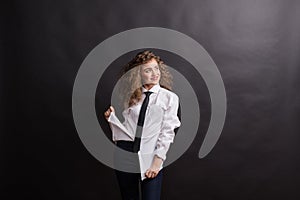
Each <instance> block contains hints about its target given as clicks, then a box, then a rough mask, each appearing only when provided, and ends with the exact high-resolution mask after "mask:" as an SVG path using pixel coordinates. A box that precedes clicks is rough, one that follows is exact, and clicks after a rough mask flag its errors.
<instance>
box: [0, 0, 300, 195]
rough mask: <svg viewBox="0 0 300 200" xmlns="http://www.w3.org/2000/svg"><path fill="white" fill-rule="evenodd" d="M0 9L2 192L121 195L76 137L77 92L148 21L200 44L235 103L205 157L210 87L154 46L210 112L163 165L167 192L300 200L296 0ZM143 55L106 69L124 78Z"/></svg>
mask: <svg viewBox="0 0 300 200" xmlns="http://www.w3.org/2000/svg"><path fill="white" fill-rule="evenodd" d="M1 8H2V12H1V13H2V20H1V27H2V28H1V47H2V48H1V50H2V59H1V65H2V66H1V71H0V72H1V85H0V86H1V87H0V88H1V93H0V95H1V101H0V103H1V138H0V142H1V144H0V145H1V146H0V147H1V157H0V158H1V160H0V162H1V164H0V165H1V168H0V172H1V174H0V175H1V178H0V180H1V182H2V186H1V190H2V191H1V193H0V195H1V196H0V198H1V199H15V198H18V199H49V200H50V199H51V200H52V199H80V200H81V199H82V200H83V199H84V200H92V199H108V198H109V199H120V194H119V190H118V186H117V182H116V178H115V175H114V173H113V170H112V169H110V168H108V167H106V166H104V165H103V164H101V163H100V162H99V161H97V160H96V159H95V158H94V157H93V156H92V155H90V154H89V153H88V151H87V150H86V149H85V147H84V146H83V144H82V143H81V141H80V139H79V137H78V135H77V132H76V129H75V126H74V123H73V118H72V107H71V104H72V96H71V95H72V87H73V82H74V80H75V76H76V73H77V70H78V69H79V66H80V64H81V63H82V61H83V60H84V58H85V57H86V56H87V55H88V53H89V52H90V51H91V50H92V49H93V48H94V47H95V46H96V45H98V44H99V43H100V42H102V41H103V40H105V39H106V38H108V37H110V36H112V35H114V34H116V33H119V32H121V31H125V30H127V29H131V28H137V27H144V26H156V27H165V28H170V29H174V30H177V31H180V32H183V33H185V34H187V35H189V36H190V37H192V38H194V39H195V40H197V41H198V42H199V43H200V44H201V45H203V47H204V48H205V49H206V50H207V51H208V53H209V54H210V55H211V57H212V58H213V59H214V61H215V63H216V64H217V66H218V68H219V70H220V73H221V75H222V77H223V80H224V84H225V87H226V92H227V98H228V99H227V100H228V104H227V106H228V112H227V118H226V122H225V126H224V129H223V132H222V135H221V138H220V140H219V141H218V143H217V145H216V146H215V148H214V149H213V151H212V152H211V153H210V154H209V155H208V156H207V157H206V158H204V159H202V160H200V159H198V157H197V155H198V150H199V147H200V145H201V142H202V140H203V137H204V134H205V132H206V130H207V127H208V124H209V119H210V100H209V95H208V92H207V88H206V87H205V84H204V82H203V80H202V79H201V77H195V76H193V70H192V66H189V64H188V62H186V61H184V60H183V59H180V58H179V57H178V56H176V55H173V54H171V53H169V52H164V51H158V50H157V51H155V50H154V51H155V52H158V53H159V54H161V55H162V58H164V59H165V61H166V62H167V63H168V64H169V65H171V66H172V65H173V66H177V67H179V66H182V68H181V69H182V71H181V72H182V73H183V74H184V75H185V76H186V78H187V79H188V80H189V81H190V82H191V83H192V84H193V86H194V89H195V91H196V92H197V95H198V97H199V104H200V107H201V117H202V118H201V122H200V124H199V125H200V129H199V132H198V135H197V138H196V139H195V141H194V142H193V144H192V146H191V147H190V148H189V150H188V151H187V152H186V153H185V154H184V155H183V156H182V157H181V158H180V159H179V160H177V161H176V162H175V163H173V164H172V165H171V166H168V167H167V168H166V170H165V176H164V182H163V194H162V197H163V198H162V199H172V200H173V199H174V200H175V199H191V200H193V199H195V200H196V199H197V200H198V199H203V200H210V199H229V198H230V199H255V200H257V199H299V198H300V192H299V189H298V188H299V185H300V176H299V175H300V173H299V170H300V169H299V167H300V157H299V150H300V147H299V143H300V136H299V130H300V127H299V123H298V122H299V119H300V112H299V106H300V95H299V89H300V85H299V83H300V79H299V76H300V68H299V67H300V23H299V18H300V2H299V1H296V0H295V1H293V0H290V1H289V0H273V1H271V0H263V1H254V0H249V1H248V0H247V1H246V0H244V1H242V0H241V1H238V0H232V1H230V0H201V1H196V0H194V1H158V0H157V1H121V0H119V1H95V0H94V1H75V0H74V1H69V0H68V1H50V0H47V1H46V0H44V1H9V3H6V5H5V6H1ZM134 53H136V52H130V53H128V54H126V55H123V56H121V57H120V58H119V59H117V60H116V61H115V62H114V63H113V64H112V65H111V66H110V67H109V68H108V70H107V71H106V73H107V74H113V73H116V71H117V70H118V66H119V64H120V63H124V62H125V61H126V60H128V59H129V58H131V56H132V55H134ZM114 81H115V79H114V78H111V79H109V78H105V77H102V78H101V81H100V83H99V87H98V91H97V95H96V99H95V100H96V108H97V111H98V115H99V123H100V125H101V126H102V127H103V129H104V130H105V131H106V133H107V134H109V129H108V126H107V124H106V122H105V121H104V119H103V116H102V113H103V111H104V110H105V109H106V108H107V106H108V104H109V102H110V93H111V89H112V86H110V87H106V88H104V86H107V85H109V84H107V83H113V82H114ZM99 95H102V96H101V98H100V96H99ZM103 96H105V98H103ZM2 197H3V198H2Z"/></svg>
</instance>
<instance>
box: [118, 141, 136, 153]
mask: <svg viewBox="0 0 300 200" xmlns="http://www.w3.org/2000/svg"><path fill="white" fill-rule="evenodd" d="M116 144H117V146H118V147H120V148H121V149H123V150H126V151H130V152H133V141H125V140H119V141H117V142H116Z"/></svg>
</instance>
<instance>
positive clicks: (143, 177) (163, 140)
mask: <svg viewBox="0 0 300 200" xmlns="http://www.w3.org/2000/svg"><path fill="white" fill-rule="evenodd" d="M123 74H124V75H123V79H122V84H121V86H122V87H123V88H122V90H121V92H122V97H123V100H124V111H123V112H122V114H123V116H124V119H125V120H124V122H123V123H120V121H119V119H118V118H117V116H116V115H115V110H114V108H113V106H110V107H109V109H108V110H107V111H106V112H105V113H104V116H105V118H106V119H107V121H108V122H109V125H110V128H111V130H112V134H113V135H112V139H113V141H115V142H116V144H117V146H118V147H120V148H122V149H124V150H127V151H131V152H138V155H139V156H138V162H139V166H140V173H128V172H122V171H118V170H116V175H117V179H118V183H119V186H120V190H121V195H122V199H123V200H127V199H128V200H129V199H134V200H138V199H140V197H142V199H143V200H159V199H160V193H161V185H162V176H163V173H162V171H163V170H162V168H163V162H164V160H165V159H166V154H167V151H168V150H169V147H170V144H171V143H172V142H173V140H174V136H175V132H174V129H175V128H177V127H179V126H180V124H181V123H180V120H179V118H178V116H177V111H178V107H179V98H178V96H177V95H176V94H175V93H174V92H172V91H171V86H172V76H171V74H170V73H169V71H168V70H167V67H166V65H164V63H163V61H162V60H161V59H160V57H159V56H156V55H155V54H154V53H153V52H151V51H148V50H145V51H143V52H140V53H138V54H137V55H136V56H135V57H134V58H133V59H132V60H131V61H130V62H129V63H128V64H127V65H125V67H124V69H123ZM142 110H144V111H142ZM142 112H144V114H141V113H142ZM142 115H144V117H141V116H142ZM141 121H143V122H141ZM139 130H140V132H141V133H140V134H141V136H140V137H138V136H137V134H138V132H139ZM139 140H140V141H139ZM137 143H138V145H137Z"/></svg>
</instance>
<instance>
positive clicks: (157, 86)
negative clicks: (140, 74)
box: [142, 83, 160, 93]
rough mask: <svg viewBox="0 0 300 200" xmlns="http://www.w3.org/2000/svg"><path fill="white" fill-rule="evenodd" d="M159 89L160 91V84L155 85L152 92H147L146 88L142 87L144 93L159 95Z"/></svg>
mask: <svg viewBox="0 0 300 200" xmlns="http://www.w3.org/2000/svg"><path fill="white" fill-rule="evenodd" d="M159 89H160V85H159V83H158V84H156V85H154V86H153V87H152V88H151V89H150V90H146V88H144V86H143V87H142V92H147V91H149V92H153V93H158V91H159Z"/></svg>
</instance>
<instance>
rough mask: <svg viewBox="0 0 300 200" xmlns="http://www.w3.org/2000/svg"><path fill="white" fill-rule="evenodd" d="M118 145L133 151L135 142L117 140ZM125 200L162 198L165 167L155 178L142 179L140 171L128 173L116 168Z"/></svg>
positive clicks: (154, 199)
mask: <svg viewBox="0 0 300 200" xmlns="http://www.w3.org/2000/svg"><path fill="white" fill-rule="evenodd" d="M117 146H118V147H120V148H122V149H124V150H126V151H131V152H133V151H132V150H133V142H131V141H117ZM115 173H116V176H117V180H118V184H119V187H120V191H121V196H122V199H123V200H160V194H161V186H162V178H163V169H161V170H160V171H159V173H158V175H157V176H156V177H155V178H146V179H144V180H143V181H141V175H140V173H128V172H123V171H118V170H115Z"/></svg>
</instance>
